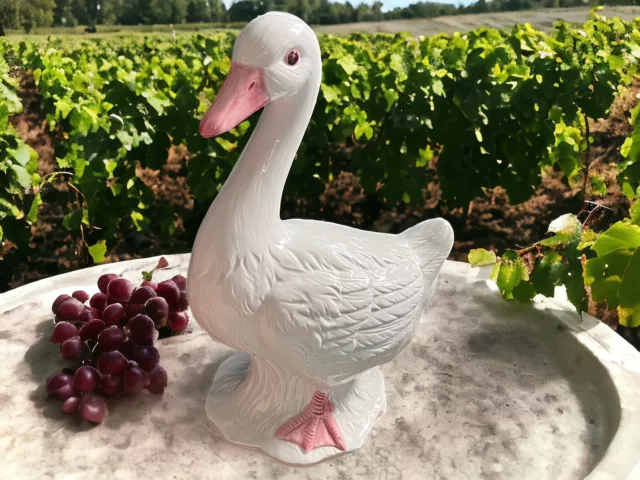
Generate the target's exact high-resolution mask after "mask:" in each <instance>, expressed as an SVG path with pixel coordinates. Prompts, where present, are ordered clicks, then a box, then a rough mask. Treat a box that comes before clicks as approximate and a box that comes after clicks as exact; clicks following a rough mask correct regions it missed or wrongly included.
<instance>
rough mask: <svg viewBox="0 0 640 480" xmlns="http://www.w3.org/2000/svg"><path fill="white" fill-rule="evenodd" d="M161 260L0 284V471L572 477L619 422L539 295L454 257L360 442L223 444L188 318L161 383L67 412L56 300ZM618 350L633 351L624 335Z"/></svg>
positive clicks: (585, 469)
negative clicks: (61, 395)
mask: <svg viewBox="0 0 640 480" xmlns="http://www.w3.org/2000/svg"><path fill="white" fill-rule="evenodd" d="M188 258H189V257H188V255H174V256H168V257H167V259H168V260H169V264H170V266H169V268H167V269H165V270H163V271H160V272H159V273H158V274H157V275H156V277H157V279H158V280H163V279H165V278H170V277H172V276H173V275H175V274H177V273H181V274H185V275H186V271H187V265H188ZM156 262H157V258H153V259H144V260H136V261H131V262H122V263H119V264H110V265H103V266H98V267H94V268H91V269H86V270H82V271H77V272H72V273H69V274H66V275H61V276H58V277H54V278H51V279H46V280H43V281H40V282H36V283H34V284H30V285H27V286H25V287H22V288H19V289H16V290H14V291H11V292H8V293H5V294H2V295H0V408H1V411H2V416H0V452H1V453H0V459H1V461H0V465H2V469H1V471H0V478H6V479H29V480H36V479H83V480H85V479H95V480H99V479H109V480H112V479H113V480H117V479H138V478H155V479H183V478H184V479H187V478H189V479H192V478H197V479H215V480H225V479H234V480H235V479H279V480H286V479H309V480H311V479H334V478H335V479H360V478H361V479H393V480H396V479H456V480H458V479H460V480H462V479H476V478H487V479H518V480H527V479H535V480H544V479H554V480H555V479H574V478H575V479H578V478H584V477H585V476H586V475H587V474H588V473H589V472H590V471H591V469H592V468H593V467H594V466H595V465H596V464H597V463H598V462H599V461H600V460H601V459H602V458H603V456H604V455H605V454H606V453H607V449H608V445H609V443H610V442H611V439H612V437H613V435H614V433H615V431H616V427H617V424H618V423H617V422H619V418H618V419H616V413H615V412H616V411H617V410H615V409H613V408H612V407H611V402H614V403H615V401H616V400H615V398H614V394H612V393H610V391H609V390H607V388H608V387H607V388H604V387H602V382H603V381H604V382H606V381H608V380H606V379H605V380H599V378H600V377H599V376H598V375H599V373H598V372H601V371H602V370H603V367H602V365H601V364H600V363H599V361H598V359H597V357H596V356H594V355H590V354H585V349H584V348H583V347H581V344H580V342H578V341H577V340H576V337H575V335H574V334H573V333H572V331H571V328H568V327H567V325H566V324H565V323H563V322H562V321H560V320H559V317H558V315H556V314H551V313H549V311H548V310H540V309H535V308H532V307H530V306H521V305H517V304H513V303H508V302H505V301H504V300H502V299H501V298H500V297H499V294H497V293H496V292H495V291H494V290H492V289H491V288H490V286H488V285H487V283H486V282H485V281H483V280H481V279H478V278H475V277H474V276H473V275H470V273H469V272H470V267H469V266H468V265H466V264H458V263H455V262H447V263H446V265H445V268H444V270H443V273H442V275H441V278H440V280H439V284H438V287H437V290H436V293H435V295H434V299H433V304H432V307H431V308H430V310H429V312H428V314H427V315H426V317H425V318H424V320H423V322H422V323H421V325H420V327H419V329H418V333H417V335H416V337H415V338H414V339H413V341H412V343H411V344H410V345H409V346H408V347H407V348H406V349H405V350H404V351H403V352H402V353H401V354H400V355H399V356H398V357H397V358H396V359H395V360H394V361H392V362H391V363H389V364H387V365H385V366H383V367H382V372H383V374H384V376H385V381H386V385H387V410H386V412H385V413H384V414H383V415H382V416H381V417H380V418H379V420H378V421H377V423H376V425H375V427H374V430H373V433H372V435H371V437H370V438H369V439H368V441H367V442H366V443H365V445H364V447H363V448H362V449H361V450H359V451H356V452H353V453H350V454H348V455H344V456H342V457H338V458H335V459H333V460H329V461H327V462H325V463H322V464H319V465H315V466H311V467H302V468H295V467H290V466H285V465H282V464H279V463H277V462H276V461H274V460H272V459H271V458H269V457H267V456H266V455H264V454H263V453H261V452H259V451H254V450H249V449H245V448H242V447H239V446H236V445H233V444H230V443H228V442H227V441H226V440H225V438H224V437H223V436H222V435H221V433H220V432H219V431H218V430H217V429H216V428H215V426H214V425H213V424H212V423H211V422H210V421H209V419H208V418H207V416H206V414H205V398H206V395H207V392H208V390H209V388H210V386H211V382H212V379H213V376H214V373H215V371H216V368H217V367H218V365H220V363H221V362H222V361H223V360H224V359H225V358H227V357H228V355H229V351H228V350H227V349H226V348H225V347H224V346H222V345H220V344H217V343H215V342H214V341H213V340H212V339H211V338H210V337H208V335H207V334H206V333H204V332H203V331H202V330H201V329H200V328H199V326H198V325H197V323H196V322H195V321H191V322H190V324H189V327H188V328H187V330H186V332H185V333H184V334H181V335H177V336H174V337H171V338H167V339H163V340H160V341H159V345H158V349H159V350H160V354H161V364H162V365H163V366H164V367H165V369H166V370H167V372H168V376H169V385H168V387H167V389H166V391H165V393H164V395H163V396H156V395H152V394H149V393H148V392H143V393H141V394H138V395H134V396H126V397H123V398H118V399H115V400H110V401H109V402H108V406H109V415H108V417H107V418H106V419H105V421H104V422H103V423H102V424H100V425H97V426H95V425H91V424H89V423H87V422H84V421H81V420H80V419H79V418H78V417H76V416H74V417H68V416H65V415H63V414H62V413H60V402H59V401H58V400H55V399H52V398H48V397H47V395H46V393H45V391H44V381H45V379H46V378H47V377H48V376H49V375H50V374H51V373H52V372H54V371H56V370H58V369H59V368H60V367H61V366H63V365H64V364H63V362H62V359H61V358H60V355H59V352H58V347H57V345H54V344H52V343H51V342H50V341H49V337H50V335H51V330H52V314H51V310H50V305H51V303H52V301H53V299H55V297H56V296H57V295H59V294H60V293H71V292H72V291H73V290H75V289H79V288H83V289H87V290H88V291H89V293H93V292H94V291H97V289H96V287H95V284H96V280H97V278H98V276H99V275H101V274H102V273H106V272H114V273H119V274H122V275H124V276H125V277H127V278H129V279H131V280H134V281H136V282H138V281H140V279H141V276H140V272H141V271H143V270H149V269H150V268H153V266H155V264H156ZM154 279H156V278H155V277H154ZM560 313H561V314H562V315H575V314H571V312H560ZM618 351H619V350H618ZM587 353H588V352H587ZM622 355H623V357H624V359H627V360H628V359H631V362H632V363H633V362H637V357H636V356H634V355H635V353H633V352H631V350H629V351H626V350H625V351H624V352H623V353H622ZM624 359H623V360H624ZM634 365H640V362H637V364H634ZM627 370H628V369H627ZM625 371H626V370H625ZM594 372H595V373H594ZM601 377H602V378H605V377H606V375H605V376H602V375H601ZM606 378H608V377H606ZM603 392H604V393H603ZM612 412H613V413H612ZM636 450H637V449H636ZM636 458H637V456H636ZM599 478H616V477H599ZM620 478H626V477H620ZM629 478H632V477H629Z"/></svg>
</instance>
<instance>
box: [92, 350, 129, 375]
mask: <svg viewBox="0 0 640 480" xmlns="http://www.w3.org/2000/svg"><path fill="white" fill-rule="evenodd" d="M97 365H98V370H99V371H100V373H103V374H107V375H120V374H121V373H122V372H123V371H124V369H125V368H127V358H126V357H125V356H124V355H123V354H122V353H120V352H118V351H117V350H115V351H113V352H102V353H101V354H100V356H99V357H98V362H97Z"/></svg>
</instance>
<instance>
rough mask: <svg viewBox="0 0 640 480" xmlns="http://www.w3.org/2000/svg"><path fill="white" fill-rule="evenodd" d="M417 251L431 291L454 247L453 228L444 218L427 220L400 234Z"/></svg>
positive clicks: (426, 282)
mask: <svg viewBox="0 0 640 480" xmlns="http://www.w3.org/2000/svg"><path fill="white" fill-rule="evenodd" d="M400 236H401V237H403V238H405V239H406V240H407V242H408V244H409V246H410V247H411V249H412V250H413V251H414V252H415V253H416V256H417V257H418V261H419V263H420V268H421V269H422V272H423V274H424V280H425V286H426V287H427V289H428V290H429V291H430V293H431V292H433V287H434V286H435V282H436V280H437V278H438V274H439V273H440V269H441V268H442V265H443V264H444V261H445V260H446V259H447V257H448V256H449V253H451V248H452V247H453V228H451V224H450V223H449V222H447V221H446V220H445V219H444V218H433V219H430V220H425V221H424V222H421V223H419V224H417V225H414V226H413V227H411V228H409V229H407V230H405V231H404V232H402V233H401V234H400Z"/></svg>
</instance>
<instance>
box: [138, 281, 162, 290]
mask: <svg viewBox="0 0 640 480" xmlns="http://www.w3.org/2000/svg"><path fill="white" fill-rule="evenodd" d="M140 286H141V287H151V288H152V289H153V290H154V291H156V290H157V289H158V284H157V283H156V282H152V281H151V280H145V281H144V282H142V283H141V284H140Z"/></svg>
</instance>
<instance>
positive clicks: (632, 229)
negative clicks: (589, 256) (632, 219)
mask: <svg viewBox="0 0 640 480" xmlns="http://www.w3.org/2000/svg"><path fill="white" fill-rule="evenodd" d="M638 247H640V226H638V225H633V224H631V223H625V222H622V221H621V222H617V223H615V224H613V225H612V226H611V227H610V228H609V229H608V230H607V231H605V232H603V233H601V234H600V236H599V237H598V239H597V240H596V241H595V243H594V244H593V246H592V247H591V248H592V250H593V251H595V252H596V253H597V254H598V256H600V255H604V254H606V253H609V252H611V251H613V250H616V249H619V248H628V249H632V250H634V249H636V248H638Z"/></svg>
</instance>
